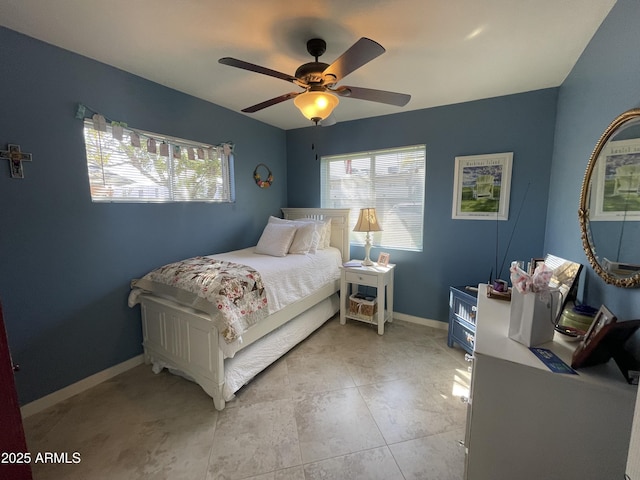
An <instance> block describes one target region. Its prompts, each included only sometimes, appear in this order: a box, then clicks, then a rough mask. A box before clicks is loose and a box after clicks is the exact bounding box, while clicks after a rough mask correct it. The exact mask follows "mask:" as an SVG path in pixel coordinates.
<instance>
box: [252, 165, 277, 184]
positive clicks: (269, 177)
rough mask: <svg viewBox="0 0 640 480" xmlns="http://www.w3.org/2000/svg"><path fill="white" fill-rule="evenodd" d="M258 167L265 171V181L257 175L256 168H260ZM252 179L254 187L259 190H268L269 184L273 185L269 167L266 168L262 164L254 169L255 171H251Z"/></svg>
mask: <svg viewBox="0 0 640 480" xmlns="http://www.w3.org/2000/svg"><path fill="white" fill-rule="evenodd" d="M260 167H264V168H266V169H267V179H266V180H262V177H261V176H260V174H259V173H258V168H260ZM253 179H254V180H255V182H256V185H258V186H259V187H260V188H269V187H270V186H271V184H272V183H273V174H272V173H271V170H270V169H269V167H267V166H266V165H265V164H264V163H260V164H258V166H257V167H256V168H255V170H254V171H253Z"/></svg>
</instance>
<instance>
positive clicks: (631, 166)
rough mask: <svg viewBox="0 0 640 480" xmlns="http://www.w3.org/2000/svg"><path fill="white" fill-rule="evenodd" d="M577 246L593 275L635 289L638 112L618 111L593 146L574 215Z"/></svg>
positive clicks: (638, 269) (639, 282) (639, 276)
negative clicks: (579, 238)
mask: <svg viewBox="0 0 640 480" xmlns="http://www.w3.org/2000/svg"><path fill="white" fill-rule="evenodd" d="M578 217H579V220H580V231H581V236H582V246H583V247H584V252H585V254H586V255H587V258H588V259H589V263H590V264H591V266H592V267H593V269H594V270H595V272H596V273H597V274H598V275H599V276H600V277H601V278H602V279H603V280H604V281H605V282H607V283H609V284H612V285H616V286H618V287H637V286H640V109H633V110H628V111H626V112H624V113H623V114H622V115H620V116H619V117H618V118H616V119H615V120H614V121H613V122H611V124H610V125H609V126H608V127H607V129H606V130H605V131H604V133H603V134H602V136H601V137H600V140H599V141H598V143H597V144H596V147H595V149H594V150H593V153H592V154H591V158H590V159H589V164H588V165H587V170H586V172H585V175H584V180H583V182H582V190H581V192H580V209H579V210H578Z"/></svg>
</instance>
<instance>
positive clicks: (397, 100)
mask: <svg viewBox="0 0 640 480" xmlns="http://www.w3.org/2000/svg"><path fill="white" fill-rule="evenodd" d="M326 50H327V43H326V42H325V41H324V40H322V39H321V38H312V39H311V40H309V41H308V42H307V51H308V52H309V54H311V55H312V56H313V57H315V61H313V62H309V63H305V64H303V65H300V66H299V67H298V69H297V70H296V72H295V74H294V76H291V75H288V74H286V73H281V72H278V71H276V70H271V69H270V68H265V67H261V66H259V65H254V64H253V63H249V62H245V61H243V60H238V59H235V58H231V57H224V58H221V59H220V60H218V62H220V63H222V64H223V65H229V66H230V67H236V68H242V69H244V70H249V71H251V72H256V73H261V74H263V75H268V76H270V77H275V78H280V79H281V80H285V81H287V82H291V83H293V84H295V85H297V86H299V87H301V88H303V89H304V90H303V91H299V92H290V93H285V94H284V95H280V96H279V97H276V98H272V99H270V100H266V101H264V102H261V103H258V104H256V105H253V106H251V107H247V108H244V109H242V111H243V112H246V113H254V112H257V111H259V110H262V109H263V108H267V107H271V106H272V105H277V104H278V103H281V102H284V101H286V100H291V99H294V103H295V105H296V107H298V108H299V109H300V112H302V114H303V115H304V116H305V117H307V118H308V119H309V120H311V121H313V122H314V123H315V124H316V125H317V124H318V123H321V124H322V125H325V126H326V125H330V124H333V123H335V120H333V116H331V113H332V112H333V109H334V108H335V107H336V106H337V105H338V103H339V100H338V97H337V96H336V95H338V96H341V97H350V98H355V99H358V100H369V101H371V102H378V103H386V104H388V105H396V106H398V107H403V106H405V105H406V104H407V103H408V102H409V100H410V99H411V95H407V94H405V93H395V92H387V91H385V90H374V89H371V88H362V87H350V86H338V87H337V86H336V83H338V82H339V81H340V80H342V79H343V78H344V77H346V76H347V75H349V74H350V73H352V72H353V71H355V70H357V69H358V68H360V67H362V66H363V65H365V64H366V63H369V62H370V61H371V60H373V59H374V58H376V57H378V56H380V55H382V54H383V53H384V52H385V49H384V47H383V46H382V45H380V44H379V43H377V42H374V41H373V40H370V39H368V38H365V37H362V38H361V39H360V40H358V41H357V42H356V43H354V44H353V45H352V46H351V47H350V48H349V49H348V50H347V51H346V52H344V53H343V54H342V55H341V56H340V58H338V59H337V60H336V61H334V62H333V63H332V64H331V65H329V64H327V63H323V62H319V61H318V58H319V57H320V56H322V54H323V53H324V52H325V51H326Z"/></svg>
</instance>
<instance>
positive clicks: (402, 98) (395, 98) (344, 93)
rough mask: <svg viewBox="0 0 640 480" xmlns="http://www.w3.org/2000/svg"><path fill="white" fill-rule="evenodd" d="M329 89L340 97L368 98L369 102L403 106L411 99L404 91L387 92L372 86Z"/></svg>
mask: <svg viewBox="0 0 640 480" xmlns="http://www.w3.org/2000/svg"><path fill="white" fill-rule="evenodd" d="M331 91H332V92H335V93H337V94H338V95H340V96H341V97H349V98H357V99H358V100H369V101H370V102H378V103H386V104H388V105H396V106H398V107H404V106H405V105H406V104H407V103H409V100H411V95H407V94H406V93H396V92H387V91H385V90H374V89H372V88H361V87H347V86H341V87H338V88H336V89H335V90H331Z"/></svg>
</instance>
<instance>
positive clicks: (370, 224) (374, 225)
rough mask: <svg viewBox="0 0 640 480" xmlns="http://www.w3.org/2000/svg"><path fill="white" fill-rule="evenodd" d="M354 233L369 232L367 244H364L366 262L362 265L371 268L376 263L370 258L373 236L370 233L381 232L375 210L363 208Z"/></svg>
mask: <svg viewBox="0 0 640 480" xmlns="http://www.w3.org/2000/svg"><path fill="white" fill-rule="evenodd" d="M353 231H354V232H367V237H366V242H365V244H364V260H363V261H362V265H365V266H370V265H373V264H374V263H373V262H372V261H371V259H370V258H369V252H370V251H371V236H370V235H369V232H381V231H382V228H380V224H378V218H377V217H376V209H375V208H361V209H360V216H359V217H358V222H357V223H356V226H355V228H354V229H353Z"/></svg>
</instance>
